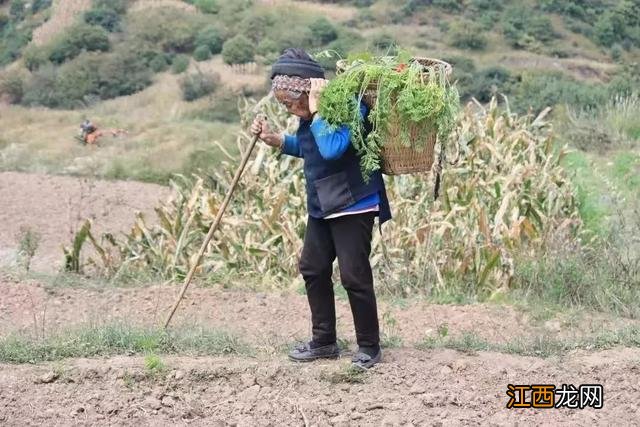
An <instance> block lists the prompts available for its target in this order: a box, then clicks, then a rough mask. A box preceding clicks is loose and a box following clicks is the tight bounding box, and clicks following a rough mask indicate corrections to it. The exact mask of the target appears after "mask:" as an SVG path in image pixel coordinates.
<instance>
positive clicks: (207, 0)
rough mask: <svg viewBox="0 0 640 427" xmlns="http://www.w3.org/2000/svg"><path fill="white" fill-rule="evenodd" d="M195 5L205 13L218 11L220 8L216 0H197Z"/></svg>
mask: <svg viewBox="0 0 640 427" xmlns="http://www.w3.org/2000/svg"><path fill="white" fill-rule="evenodd" d="M194 5H195V6H196V7H197V8H198V9H199V10H200V11H201V12H203V13H218V10H219V9H220V8H219V7H218V3H217V2H216V0H196V1H195V3H194Z"/></svg>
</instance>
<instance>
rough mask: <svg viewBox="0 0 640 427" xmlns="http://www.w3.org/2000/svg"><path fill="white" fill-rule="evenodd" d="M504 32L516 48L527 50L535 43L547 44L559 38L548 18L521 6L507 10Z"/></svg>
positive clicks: (503, 24)
mask: <svg viewBox="0 0 640 427" xmlns="http://www.w3.org/2000/svg"><path fill="white" fill-rule="evenodd" d="M502 30H503V33H504V35H505V38H506V39H507V41H508V42H509V43H510V44H511V45H512V46H513V47H515V48H527V47H528V46H530V45H531V43H532V42H535V41H539V42H542V43H547V42H549V41H551V40H553V39H554V38H555V37H556V36H557V35H556V34H555V32H554V31H553V25H552V24H551V20H550V19H549V17H548V16H545V15H541V14H539V13H536V12H535V11H534V10H533V9H531V8H528V7H525V6H520V5H515V6H511V7H509V8H507V9H506V10H505V12H504V15H503V23H502Z"/></svg>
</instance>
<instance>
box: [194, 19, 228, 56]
mask: <svg viewBox="0 0 640 427" xmlns="http://www.w3.org/2000/svg"><path fill="white" fill-rule="evenodd" d="M195 43H196V46H207V47H208V48H209V52H210V53H211V54H212V55H216V54H218V53H220V52H222V44H223V43H224V38H223V37H222V35H220V30H218V28H216V27H213V26H208V27H205V28H203V29H202V30H201V31H200V32H199V33H198V35H197V36H196V41H195Z"/></svg>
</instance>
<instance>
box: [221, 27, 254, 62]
mask: <svg viewBox="0 0 640 427" xmlns="http://www.w3.org/2000/svg"><path fill="white" fill-rule="evenodd" d="M254 55H255V51H254V48H253V44H252V43H251V41H250V40H249V39H248V38H246V37H245V36H244V35H242V34H238V35H237V36H235V37H233V38H231V39H229V40H227V41H226V42H225V43H224V45H223V46H222V58H223V59H224V62H226V63H227V64H246V63H248V62H252V61H253V58H254Z"/></svg>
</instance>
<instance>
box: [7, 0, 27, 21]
mask: <svg viewBox="0 0 640 427" xmlns="http://www.w3.org/2000/svg"><path fill="white" fill-rule="evenodd" d="M26 9H27V3H26V2H25V1H24V0H11V5H10V6H9V16H11V19H13V20H14V21H22V20H23V19H24V18H25V16H26Z"/></svg>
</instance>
